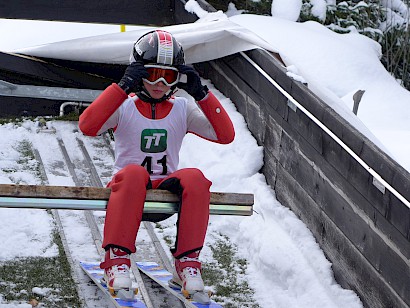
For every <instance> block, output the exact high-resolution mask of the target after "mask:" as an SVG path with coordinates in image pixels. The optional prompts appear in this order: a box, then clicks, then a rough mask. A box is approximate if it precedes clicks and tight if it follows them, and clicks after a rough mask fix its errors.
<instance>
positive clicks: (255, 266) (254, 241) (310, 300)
mask: <svg viewBox="0 0 410 308" xmlns="http://www.w3.org/2000/svg"><path fill="white" fill-rule="evenodd" d="M189 3H190V4H191V5H192V6H191V7H190V8H189V9H190V10H194V11H195V10H197V8H196V7H195V5H194V3H193V2H192V1H189ZM289 3H290V2H289ZM292 3H295V5H298V1H292ZM292 8H294V7H293V6H290V5H289V10H291V9H292ZM277 10H279V7H277ZM231 13H232V12H231ZM289 13H292V12H289ZM198 15H201V16H202V18H203V19H204V20H205V19H207V18H208V19H209V15H208V14H203V12H201V13H199V14H198ZM233 15H234V14H233ZM293 15H294V14H293V13H292V14H290V15H289V16H293ZM214 16H216V15H214ZM281 17H284V16H281ZM291 18H292V17H289V18H288V19H284V18H277V17H275V18H274V17H268V16H253V15H234V16H232V17H230V18H229V22H233V23H235V24H236V25H239V26H241V27H243V28H244V29H247V30H248V31H252V32H253V33H254V35H255V37H259V39H262V40H263V42H264V44H267V45H269V46H270V47H269V48H270V50H272V51H276V52H279V53H280V55H281V56H282V58H283V60H284V61H285V63H286V66H287V67H288V71H289V74H290V75H292V76H294V78H303V79H304V80H305V81H307V82H308V84H309V86H311V87H312V90H314V91H315V93H317V94H318V95H320V96H321V97H324V98H326V102H328V103H329V104H330V105H331V106H332V107H333V108H334V109H335V110H336V111H337V112H339V113H340V114H342V115H343V116H344V117H345V118H346V119H348V120H349V121H350V122H351V123H352V124H353V125H355V126H356V127H357V128H358V129H360V130H361V131H362V132H363V133H364V134H366V135H367V136H369V138H371V139H372V140H374V141H375V142H376V143H377V144H379V145H380V146H381V147H382V148H384V149H385V150H386V151H387V152H388V153H390V155H391V156H392V157H393V158H395V159H396V160H397V161H398V162H399V163H401V164H402V165H403V166H404V167H405V168H406V169H407V170H410V156H409V155H408V154H407V153H408V151H409V150H410V145H408V142H405V141H406V140H408V139H409V137H410V124H409V123H410V108H408V104H409V103H410V94H409V92H408V91H407V90H405V89H403V88H402V87H400V85H399V84H398V83H397V82H396V81H395V80H394V78H392V77H391V76H390V75H389V74H388V72H386V71H385V70H384V68H383V66H382V65H381V64H380V61H379V59H378V57H379V54H380V46H378V44H376V43H375V42H373V41H371V40H370V39H368V38H366V37H363V36H361V35H359V34H354V33H353V34H344V35H341V34H336V33H333V32H331V31H330V30H328V29H326V28H325V27H323V26H321V25H320V24H318V23H315V22H306V23H297V22H294V21H292V20H289V19H291ZM204 22H205V21H204ZM16 27H18V31H14V30H15V29H16ZM75 27H78V28H74V26H72V25H70V24H67V23H54V24H53V26H52V27H50V26H49V24H47V23H43V22H28V21H27V22H24V23H23V22H21V21H20V22H19V21H10V20H9V21H5V20H2V21H0V33H1V38H2V39H1V40H0V50H12V49H15V48H22V47H29V46H33V45H37V44H40V43H41V44H43V43H50V42H55V41H63V40H66V39H73V38H79V37H86V36H90V35H100V34H107V33H116V32H119V26H98V25H93V26H92V27H91V26H88V25H84V24H82V25H81V26H77V25H76V26H75ZM187 27H189V25H188V26H187ZM7 29H12V30H13V31H11V30H7ZM139 29H140V28H139V27H137V28H136V30H139ZM4 30H5V31H4ZM130 30H133V29H131V27H127V31H130ZM222 30H223V29H222ZM206 82H208V84H209V81H206ZM209 87H210V88H211V89H212V90H213V91H214V92H215V93H216V94H217V96H218V97H219V99H220V100H221V101H222V102H223V104H224V106H225V107H226V109H227V110H228V112H229V114H230V116H231V117H232V119H233V122H234V125H235V128H236V132H237V137H236V139H235V141H234V142H233V143H232V144H230V145H225V146H224V145H217V144H211V143H209V142H206V141H203V140H200V139H198V138H197V137H195V136H188V137H187V138H186V140H185V142H184V146H183V150H182V153H181V167H187V166H196V167H199V168H201V169H202V170H203V171H204V173H205V174H206V176H207V177H208V178H210V179H211V180H212V181H213V186H212V190H214V191H234V192H251V193H254V194H255V211H256V213H255V214H254V215H253V216H251V217H217V216H215V217H212V219H211V221H210V226H209V233H208V238H207V241H208V242H209V243H212V241H213V236H212V234H217V233H222V234H225V235H227V236H229V237H230V239H231V240H232V242H233V243H234V244H236V245H237V247H238V255H240V256H241V257H243V258H245V259H247V260H248V262H249V264H248V269H247V273H246V279H248V281H249V283H250V285H251V286H252V287H253V288H254V289H255V297H256V298H257V299H258V302H259V304H260V305H261V307H269V308H270V307H295V308H296V307H342V306H343V307H362V304H361V303H360V300H359V299H358V297H357V296H356V295H355V294H354V293H353V292H351V291H348V290H343V289H342V288H341V287H340V286H339V285H338V284H337V283H336V282H335V280H334V278H333V275H332V271H331V264H330V263H329V262H328V261H327V260H326V258H325V257H324V255H323V252H322V251H321V250H320V248H319V247H318V245H317V243H316V242H315V240H314V238H313V236H312V235H311V233H310V232H309V230H308V229H307V228H306V226H305V225H304V224H303V223H302V222H301V221H299V220H298V219H297V218H296V216H295V215H294V214H293V213H292V212H291V211H290V210H288V209H287V208H285V207H283V206H282V205H280V204H279V203H278V202H277V200H276V199H275V195H274V192H273V191H272V190H271V189H270V188H269V186H267V185H266V182H265V179H264V177H263V175H261V174H259V173H258V170H259V169H260V167H261V164H262V163H263V161H262V149H261V148H260V147H258V146H257V144H256V141H255V140H254V138H253V137H252V136H251V134H250V133H249V131H248V130H247V128H246V124H245V122H244V119H243V117H242V116H241V115H240V114H239V113H238V112H237V111H236V110H235V107H234V104H232V102H231V101H230V100H229V98H225V97H224V96H223V95H222V94H221V93H219V92H218V91H217V90H216V89H214V88H213V86H212V85H211V84H209ZM359 89H361V90H365V91H366V92H365V94H364V95H363V98H362V101H361V104H360V107H359V113H358V116H357V117H356V116H354V115H353V113H352V112H351V110H352V94H353V93H354V92H356V91H357V90H359ZM0 99H1V98H0ZM33 127H34V123H31V122H28V123H26V125H25V126H23V127H20V128H15V127H13V125H3V126H1V127H0V149H1V150H0V169H1V170H0V182H1V183H11V182H17V181H19V179H20V180H21V181H23V182H26V183H30V184H36V183H37V182H36V181H37V180H36V179H35V178H34V176H33V174H32V173H31V172H28V171H26V170H21V169H19V167H18V164H17V161H18V160H19V154H18V151H16V149H15V146H16V144H17V143H18V142H20V141H21V140H23V139H27V140H30V141H31V142H32V143H33V144H34V145H35V146H36V145H38V146H41V148H42V149H43V155H44V156H45V157H46V159H45V161H47V155H49V159H50V161H52V160H53V159H55V155H56V153H55V151H54V150H52V148H51V145H52V143H47V142H44V140H42V139H41V138H39V137H37V135H36V134H35V133H34V132H33V130H34V128H33ZM30 130H31V131H30ZM43 159H44V158H43ZM9 169H16V170H18V172H13V173H10V172H8V171H7V170H9ZM11 175H12V176H11ZM52 180H53V181H52V183H54V184H56V183H57V185H58V184H61V185H72V183H71V182H70V180H69V179H68V178H67V177H66V176H62V177H61V178H59V177H57V178H54V179H52ZM50 182H51V181H50ZM0 217H1V220H2V222H3V223H2V224H0V234H2V235H3V238H5V239H7V245H4V248H2V250H1V252H0V261H5V260H11V259H14V258H17V257H20V256H21V257H26V256H30V255H33V256H40V255H50V254H54V253H56V248H55V247H54V246H51V247H49V243H50V239H49V236H50V235H49V232H50V223H51V222H50V218H49V216H48V214H46V213H45V212H44V211H36V210H7V209H2V210H1V211H0ZM28 221H31V222H32V223H28ZM33 221H34V222H35V226H34V228H33ZM172 224H173V221H172V219H171V220H169V221H167V222H166V223H165V224H164V225H165V226H168V225H169V226H172ZM73 232H74V231H73ZM76 232H77V233H76V234H75V235H76V236H75V238H76V239H78V241H85V239H86V237H87V236H88V235H87V234H83V233H82V232H81V230H77V231H76ZM21 238H28V239H29V240H25V245H24V246H21V245H19V244H18V243H19V240H20V239H21ZM78 246H79V247H81V244H79V245H78ZM81 253H83V254H84V253H86V252H84V251H81ZM91 255H92V256H95V251H93V252H92V253H91ZM209 256H210V251H209V249H208V248H207V249H205V250H204V253H203V255H202V257H203V258H204V259H207V258H209ZM74 257H75V258H79V257H78V256H74ZM3 305H5V306H6V304H5V303H2V300H1V296H0V306H3ZM13 305H17V304H16V303H14V304H13ZM13 305H12V306H13ZM22 305H23V304H22Z"/></svg>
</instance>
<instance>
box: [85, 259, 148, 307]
mask: <svg viewBox="0 0 410 308" xmlns="http://www.w3.org/2000/svg"><path fill="white" fill-rule="evenodd" d="M80 266H81V268H82V269H83V271H84V272H85V273H86V274H87V276H88V277H90V279H91V280H92V281H93V282H94V283H95V284H96V285H97V286H98V288H99V289H100V290H101V291H102V292H103V293H104V294H105V295H106V297H107V298H108V299H109V300H110V301H111V302H112V303H113V304H114V306H115V307H119V308H123V307H134V308H146V305H145V304H144V302H143V301H142V299H141V296H140V295H139V294H136V292H134V290H128V291H125V290H120V291H118V293H117V294H112V293H111V292H110V291H109V289H108V287H107V285H106V284H105V283H104V281H103V280H102V278H103V277H104V270H103V269H101V268H100V263H99V262H84V261H80Z"/></svg>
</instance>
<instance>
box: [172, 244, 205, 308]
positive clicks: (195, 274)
mask: <svg viewBox="0 0 410 308" xmlns="http://www.w3.org/2000/svg"><path fill="white" fill-rule="evenodd" d="M198 256H199V252H194V253H190V254H189V255H188V256H185V257H182V258H180V259H175V262H174V265H175V266H174V269H173V277H172V279H171V280H170V281H169V282H168V284H169V285H170V286H171V287H174V288H175V287H176V288H181V292H182V294H183V295H184V296H185V297H186V298H187V299H192V300H194V301H196V302H198V303H201V304H209V303H210V299H209V295H208V293H205V291H204V289H205V287H204V281H203V280H202V276H201V262H200V261H199V260H198Z"/></svg>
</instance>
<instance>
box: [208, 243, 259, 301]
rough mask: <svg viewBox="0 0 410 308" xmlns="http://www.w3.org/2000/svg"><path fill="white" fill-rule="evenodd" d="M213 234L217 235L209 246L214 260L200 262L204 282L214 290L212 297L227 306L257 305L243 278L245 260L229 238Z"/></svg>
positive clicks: (250, 289)
mask: <svg viewBox="0 0 410 308" xmlns="http://www.w3.org/2000/svg"><path fill="white" fill-rule="evenodd" d="M214 236H215V237H218V238H217V239H216V243H215V245H213V246H211V250H212V254H213V258H214V260H215V261H213V262H209V263H202V275H203V278H204V281H205V284H206V285H208V286H209V285H212V286H214V288H215V291H216V294H214V296H213V299H214V300H215V301H217V302H219V303H223V306H224V307H227V308H228V307H252V308H257V307H259V305H258V304H257V302H256V301H255V299H254V293H253V290H252V288H251V287H250V286H249V285H248V283H247V281H246V279H244V277H245V272H246V267H247V265H248V264H247V261H246V260H245V259H242V258H239V257H238V256H237V249H236V247H235V246H234V245H233V244H232V243H230V241H229V238H227V237H225V236H223V235H219V236H217V235H214Z"/></svg>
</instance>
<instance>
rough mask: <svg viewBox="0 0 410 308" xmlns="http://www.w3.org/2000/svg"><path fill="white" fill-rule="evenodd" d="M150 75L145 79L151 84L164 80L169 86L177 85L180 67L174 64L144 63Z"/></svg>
mask: <svg viewBox="0 0 410 308" xmlns="http://www.w3.org/2000/svg"><path fill="white" fill-rule="evenodd" d="M144 67H145V68H146V69H147V72H148V74H149V76H148V77H147V78H144V79H143V80H144V81H145V82H147V83H149V84H156V83H157V82H160V81H162V82H163V83H164V84H165V85H167V86H168V87H172V86H174V85H176V84H177V83H178V81H179V72H178V69H177V68H175V67H172V66H160V65H150V64H147V65H144Z"/></svg>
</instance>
